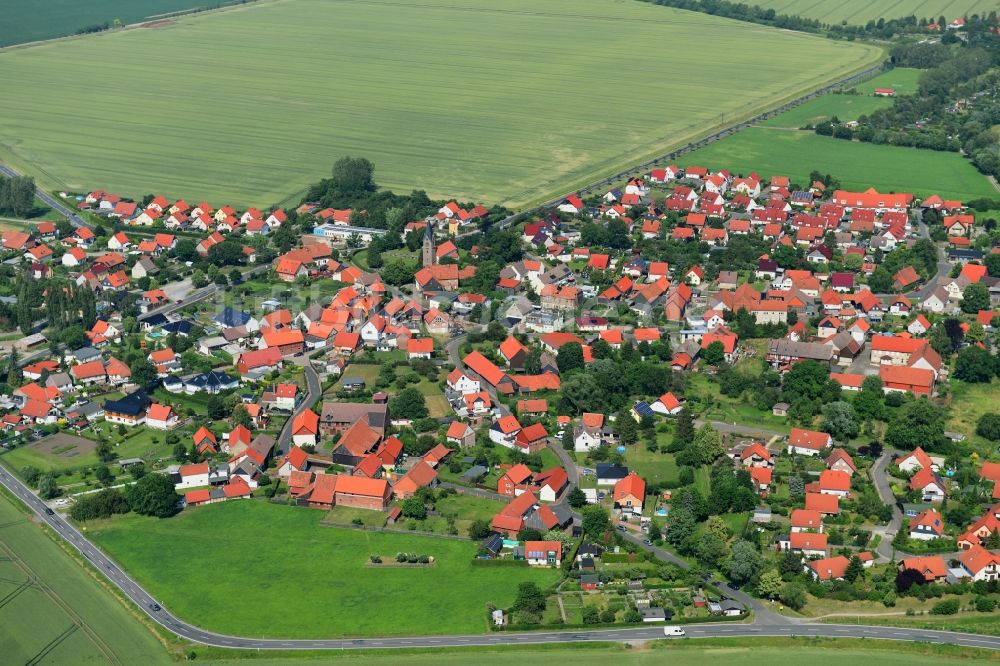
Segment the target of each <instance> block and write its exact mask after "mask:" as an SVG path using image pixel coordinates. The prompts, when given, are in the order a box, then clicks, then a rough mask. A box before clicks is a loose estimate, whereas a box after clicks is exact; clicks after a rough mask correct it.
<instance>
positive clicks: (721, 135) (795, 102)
mask: <svg viewBox="0 0 1000 666" xmlns="http://www.w3.org/2000/svg"><path fill="white" fill-rule="evenodd" d="M885 69H886V67H885V62H880V63H879V64H877V65H874V66H869V67H868V68H867V69H864V70H861V71H855V72H854V73H853V74H851V75H849V76H847V77H844V78H841V79H838V80H836V81H833V82H832V83H828V84H826V85H824V86H823V87H821V88H817V89H815V90H813V91H812V92H809V93H806V94H804V95H799V96H798V97H793V98H791V99H790V100H788V101H785V102H784V103H782V104H781V105H779V106H777V107H773V108H771V109H770V110H767V111H764V112H762V113H758V114H757V115H755V116H751V117H750V118H747V119H745V120H742V121H740V122H737V123H734V124H732V125H728V126H725V127H723V128H722V129H719V126H716V127H715V128H709V130H708V131H710V132H711V131H712V129H715V131H714V132H713V133H711V134H707V135H704V136H702V137H701V138H700V139H696V140H694V141H691V142H689V143H688V144H687V145H684V146H683V147H677V146H679V145H680V144H679V143H678V144H675V147H674V148H673V149H671V150H670V151H669V152H667V153H660V154H659V155H658V156H657V157H654V158H652V159H649V160H647V161H645V162H642V163H640V164H635V165H633V166H631V167H629V168H627V169H622V170H620V171H618V172H616V173H615V174H614V175H611V176H607V177H605V178H602V179H600V180H598V181H592V182H590V183H589V184H587V185H584V186H582V187H579V188H577V189H567V190H565V194H563V195H560V196H559V197H558V198H556V199H549V200H547V201H545V202H543V203H540V204H536V205H534V206H532V207H530V208H527V209H524V210H521V211H519V212H517V213H514V214H513V215H510V216H508V217H506V218H504V219H503V220H501V221H500V222H498V223H497V225H496V226H498V227H500V228H503V227H507V226H510V225H512V224H516V223H518V222H520V221H522V220H524V219H526V218H528V217H531V216H532V215H534V214H536V213H538V212H541V211H543V210H546V209H548V208H553V207H555V206H557V205H559V204H560V203H561V202H562V200H563V199H564V198H565V197H566V196H567V195H569V194H571V193H577V194H589V193H591V192H593V191H595V190H597V189H598V188H601V189H603V188H604V187H605V186H607V185H612V184H614V183H615V182H618V181H621V180H624V179H626V178H629V177H631V176H633V175H635V173H636V171H640V170H645V169H649V168H652V167H655V166H658V165H666V164H667V163H668V162H670V161H672V160H675V159H677V158H678V157H681V156H682V155H686V154H687V153H690V152H694V151H695V150H698V149H699V148H704V147H705V146H707V145H709V144H711V143H715V142H716V141H719V140H720V139H725V138H726V137H729V136H732V135H734V134H737V133H738V132H740V131H742V130H745V129H748V128H750V127H754V126H756V125H757V124H758V123H760V122H762V121H764V120H769V119H770V118H773V117H774V116H777V115H780V114H782V113H784V112H785V111H788V110H790V109H793V108H795V107H797V106H800V105H802V104H804V103H805V102H808V101H810V100H813V99H816V98H818V97H822V96H823V95H826V94H828V93H830V92H832V91H834V90H836V89H837V88H840V87H842V86H845V85H857V84H858V83H863V82H864V81H867V80H869V79H872V78H874V77H876V76H878V75H879V74H880V73H881V72H883V71H885ZM477 233H481V232H480V230H479V229H473V230H471V231H467V232H465V233H464V234H459V235H458V237H462V236H471V235H473V234H477Z"/></svg>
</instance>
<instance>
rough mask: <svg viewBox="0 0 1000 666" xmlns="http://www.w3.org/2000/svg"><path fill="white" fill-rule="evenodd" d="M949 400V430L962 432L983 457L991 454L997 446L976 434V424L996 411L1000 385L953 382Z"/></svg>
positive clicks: (993, 383)
mask: <svg viewBox="0 0 1000 666" xmlns="http://www.w3.org/2000/svg"><path fill="white" fill-rule="evenodd" d="M950 387H951V396H950V397H949V399H948V405H949V407H950V408H951V409H949V410H948V424H947V428H948V430H953V431H955V432H960V433H962V434H963V435H965V436H966V437H968V438H969V442H970V443H971V444H972V445H973V446H975V448H976V450H978V451H979V453H980V454H981V455H986V454H991V453H992V452H993V451H994V450H995V449H996V444H995V443H991V442H990V441H989V440H987V439H985V438H983V437H980V436H979V435H977V434H976V424H977V423H978V422H979V419H980V417H981V416H982V415H983V414H986V413H987V412H994V411H996V405H997V400H998V398H1000V383H997V382H996V381H993V382H991V383H989V384H969V383H967V382H962V381H958V380H952V382H951V385H950Z"/></svg>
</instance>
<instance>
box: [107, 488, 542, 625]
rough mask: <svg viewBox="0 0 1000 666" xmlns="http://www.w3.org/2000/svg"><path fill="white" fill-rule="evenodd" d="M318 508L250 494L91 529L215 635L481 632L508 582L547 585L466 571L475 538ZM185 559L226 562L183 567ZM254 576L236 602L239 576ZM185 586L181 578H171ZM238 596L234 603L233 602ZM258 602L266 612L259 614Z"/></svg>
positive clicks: (512, 588) (241, 586) (518, 574)
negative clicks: (391, 562) (402, 563)
mask: <svg viewBox="0 0 1000 666" xmlns="http://www.w3.org/2000/svg"><path fill="white" fill-rule="evenodd" d="M324 515H325V514H324V512H322V511H316V510H311V509H304V508H301V507H290V506H284V505H277V504H269V503H265V502H258V501H243V502H227V503H224V504H216V505H212V506H206V507H200V508H197V509H194V510H189V511H184V512H183V513H182V514H181V515H179V516H177V517H176V518H171V519H168V520H157V519H147V518H142V517H139V516H135V515H129V516H126V517H122V518H115V519H112V520H111V521H107V522H104V523H102V524H94V525H91V526H90V530H89V532H90V533H91V536H92V537H93V538H94V539H95V540H96V541H97V543H98V544H100V545H101V547H102V548H105V549H106V550H107V551H108V553H110V554H111V555H112V556H114V558H115V559H116V560H118V561H119V562H121V563H122V564H123V565H124V567H125V569H126V570H127V571H128V572H129V573H131V574H132V575H134V576H135V577H136V578H137V579H138V580H139V581H140V582H141V583H142V584H143V585H144V586H146V587H147V589H149V590H150V591H151V592H152V593H153V594H154V595H156V596H157V598H160V599H163V600H164V602H165V605H166V606H167V607H169V608H170V610H171V611H173V612H175V613H177V614H178V615H179V616H180V617H182V618H184V619H186V620H188V621H190V622H193V623H194V624H196V625H198V626H200V627H204V628H207V629H211V630H214V631H218V632H222V633H235V634H240V635H249V636H274V637H287V638H320V637H323V638H329V637H335V636H363V635H406V634H447V633H459V632H481V631H484V630H485V629H486V620H487V618H486V611H485V609H486V604H487V603H490V602H492V603H495V604H497V605H498V606H500V607H504V606H507V605H509V604H510V603H511V602H512V601H513V600H514V595H515V594H516V592H517V586H518V583H521V582H524V581H528V580H531V581H535V582H537V583H538V584H539V585H540V586H542V587H545V586H546V585H548V584H550V583H552V582H554V581H555V580H557V579H558V577H559V574H558V572H556V571H552V570H548V569H535V570H529V569H527V568H523V569H522V568H490V567H477V566H473V564H472V559H473V558H474V557H475V556H476V549H477V545H476V544H475V543H473V542H472V541H456V540H451V539H439V538H434V537H419V536H415V535H411V534H391V533H369V532H361V531H358V530H351V529H341V528H335V527H323V526H321V525H320V524H319V523H320V521H321V520H322V519H323V517H324ZM398 552H412V553H418V554H424V555H430V556H433V557H435V558H436V560H437V561H436V563H435V564H434V565H433V566H429V567H420V568H395V567H391V566H385V567H382V568H379V567H378V565H369V563H368V557H369V555H370V554H372V553H377V554H380V555H382V556H383V557H384V556H389V557H394V556H395V554H396V553H398ZM193 553H194V554H196V555H195V556H194V557H195V561H200V562H216V563H224V564H225V566H218V567H204V566H192V564H193V560H192V559H191V558H192V554H193ZM248 575H249V576H251V577H252V579H253V594H252V598H247V597H246V592H247V589H248V588H247V583H248V579H247V576H248ZM178 581H183V584H178ZM241 597H243V598H244V601H243V602H240V603H234V601H233V600H234V599H238V598H241ZM263 609H266V612H263Z"/></svg>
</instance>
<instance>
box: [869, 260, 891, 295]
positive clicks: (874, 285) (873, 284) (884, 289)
mask: <svg viewBox="0 0 1000 666" xmlns="http://www.w3.org/2000/svg"><path fill="white" fill-rule="evenodd" d="M868 287H869V288H870V289H871V290H872V291H873V292H875V293H876V294H887V293H889V292H891V291H892V274H891V273H889V271H888V270H886V268H885V266H879V267H878V268H876V269H875V272H874V273H872V275H871V277H870V278H868Z"/></svg>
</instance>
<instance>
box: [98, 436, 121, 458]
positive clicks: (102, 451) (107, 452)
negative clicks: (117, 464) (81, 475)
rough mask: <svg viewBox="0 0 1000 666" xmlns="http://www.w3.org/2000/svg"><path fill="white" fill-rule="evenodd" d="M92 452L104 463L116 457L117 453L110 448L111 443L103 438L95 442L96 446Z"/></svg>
mask: <svg viewBox="0 0 1000 666" xmlns="http://www.w3.org/2000/svg"><path fill="white" fill-rule="evenodd" d="M94 453H96V454H97V459H98V460H100V461H101V462H105V463H106V462H111V461H112V460H114V459H115V458H117V457H118V454H117V453H115V451H114V449H112V448H111V444H109V443H108V441H107V440H105V439H102V440H100V441H99V442H97V448H95V449H94Z"/></svg>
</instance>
